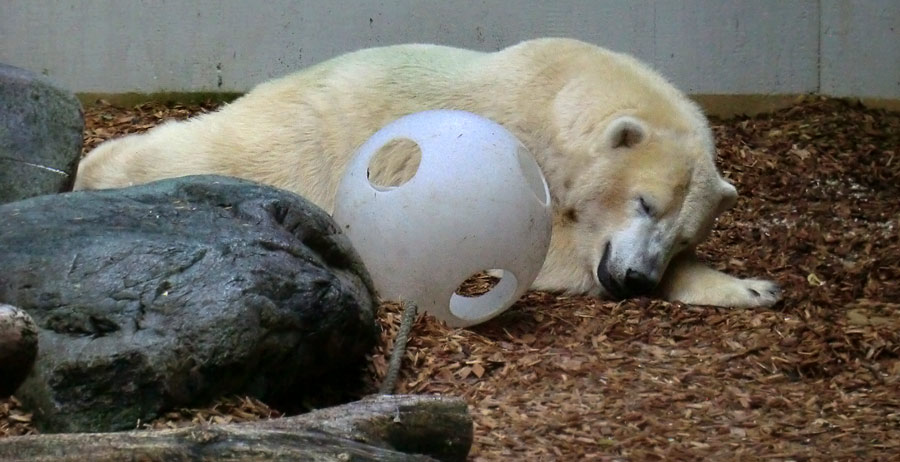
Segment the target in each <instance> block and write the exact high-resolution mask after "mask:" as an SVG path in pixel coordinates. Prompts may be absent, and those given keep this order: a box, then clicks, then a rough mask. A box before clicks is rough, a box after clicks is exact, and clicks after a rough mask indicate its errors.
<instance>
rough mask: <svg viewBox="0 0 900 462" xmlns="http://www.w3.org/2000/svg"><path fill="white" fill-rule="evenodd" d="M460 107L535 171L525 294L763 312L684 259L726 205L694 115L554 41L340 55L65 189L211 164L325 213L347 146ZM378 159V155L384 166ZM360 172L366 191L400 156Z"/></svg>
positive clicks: (754, 290)
mask: <svg viewBox="0 0 900 462" xmlns="http://www.w3.org/2000/svg"><path fill="white" fill-rule="evenodd" d="M441 108H446V109H460V110H467V111H471V112H475V113H478V114H481V115H483V116H486V117H488V118H491V119H493V120H495V121H497V122H499V123H501V124H502V125H504V126H505V127H506V128H508V129H509V130H510V131H512V132H513V133H514V134H516V135H517V136H518V137H519V138H520V139H521V140H522V141H523V142H524V143H525V145H526V146H528V148H529V149H530V151H531V153H532V154H533V155H534V156H535V158H536V159H537V161H538V163H539V164H540V166H541V168H542V170H543V171H544V174H545V176H546V177H547V181H548V184H549V186H550V190H551V194H552V197H553V204H554V210H555V220H554V231H553V238H552V242H551V249H550V252H549V255H548V257H547V261H546V263H545V265H544V267H543V269H542V272H541V274H540V276H539V277H538V279H537V281H536V282H535V287H536V288H539V289H548V290H554V291H564V292H569V293H588V294H595V295H612V296H615V297H625V296H630V295H635V294H641V293H654V294H657V295H660V296H663V297H665V298H668V299H674V300H681V301H684V302H688V303H695V304H708V305H720V306H768V305H771V304H773V303H775V302H776V301H777V300H778V298H779V296H780V293H779V290H778V288H777V286H776V285H775V284H773V283H771V282H768V281H761V280H747V279H738V278H734V277H731V276H728V275H725V274H723V273H721V272H718V271H715V270H712V269H710V268H708V267H706V266H703V265H701V264H700V263H698V262H697V261H696V260H695V259H694V258H693V257H692V252H691V249H692V248H693V247H694V246H695V245H696V244H697V243H698V242H700V241H701V240H702V239H704V238H705V236H706V235H707V233H708V232H709V229H710V228H711V227H712V225H713V223H714V220H715V217H716V216H717V215H718V214H720V213H721V212H723V211H724V210H725V209H727V208H728V207H730V206H731V205H732V204H733V203H734V200H735V197H736V192H735V189H734V187H733V186H731V185H730V184H729V183H727V182H726V181H724V180H723V179H722V178H721V176H720V175H719V173H718V172H717V170H716V167H715V165H714V146H713V139H712V134H711V132H710V129H709V127H708V124H707V121H706V119H705V117H704V116H703V114H702V113H701V111H700V110H699V109H698V108H697V107H696V106H695V105H694V104H693V103H692V102H690V100H688V99H687V98H686V97H685V96H684V95H683V94H682V93H681V92H679V91H678V90H676V89H675V88H674V87H673V86H672V85H670V84H669V83H668V82H666V81H665V80H664V79H663V78H662V77H660V76H659V75H658V74H657V73H655V72H654V71H652V70H651V69H650V68H648V67H647V66H645V65H643V64H642V63H640V62H638V61H637V60H635V59H633V58H631V57H629V56H626V55H623V54H618V53H614V52H611V51H608V50H604V49H602V48H599V47H596V46H593V45H589V44H586V43H582V42H578V41H575V40H569V39H539V40H532V41H527V42H523V43H521V44H518V45H515V46H512V47H510V48H507V49H504V50H501V51H499V52H496V53H479V52H474V51H467V50H460V49H454V48H448V47H442V46H434V45H399V46H391V47H384V48H373V49H367V50H362V51H358V52H355V53H350V54H347V55H344V56H341V57H338V58H335V59H333V60H330V61H327V62H325V63H322V64H319V65H317V66H313V67H311V68H309V69H306V70H304V71H301V72H298V73H296V74H293V75H290V76H287V77H284V78H281V79H277V80H273V81H271V82H268V83H265V84H262V85H260V86H258V87H257V88H256V89H254V90H253V91H252V92H250V93H248V94H247V95H245V96H244V97H242V98H240V99H238V100H237V101H235V102H234V103H233V104H231V105H228V106H226V107H224V108H222V109H221V110H219V111H218V112H215V113H211V114H206V115H203V116H199V117H196V118H194V119H192V120H188V121H186V122H170V123H166V124H163V125H161V126H159V127H156V128H154V129H152V130H150V131H149V132H148V133H146V134H142V135H131V136H126V137H123V138H120V139H117V140H112V141H108V142H106V143H103V144H102V145H100V146H99V147H97V149H95V150H94V151H92V152H91V153H89V154H88V155H87V157H86V158H85V159H84V160H83V161H82V163H81V165H80V166H79V169H78V175H77V178H76V185H75V186H76V189H87V188H111V187H122V186H128V185H133V184H139V183H144V182H149V181H153V180H157V179H162V178H167V177H175V176H183V175H190V174H203V173H214V174H222V175H231V176H236V177H242V178H247V179H251V180H256V181H259V182H262V183H267V184H270V185H274V186H278V187H281V188H284V189H288V190H291V191H294V192H296V193H298V194H301V195H303V196H305V197H306V198H308V199H310V200H312V201H313V202H315V203H316V204H318V205H319V206H321V207H322V208H324V209H325V210H327V211H329V212H330V211H332V209H333V206H334V196H335V193H336V189H337V185H338V182H339V180H340V178H341V176H342V174H343V171H344V167H345V165H346V164H347V162H348V161H349V159H350V158H351V157H352V155H353V153H354V151H355V149H356V148H357V147H358V146H359V145H360V144H362V143H363V142H364V141H365V140H366V139H367V138H369V137H370V136H371V135H372V134H373V133H374V132H375V131H377V130H378V129H379V128H381V127H382V126H384V125H386V124H387V123H389V122H391V121H393V120H394V119H396V118H398V117H400V116H402V115H405V114H410V113H413V112H417V111H422V110H426V109H441ZM389 162H390V161H389ZM394 162H395V163H393V164H391V163H389V164H386V165H381V166H376V167H377V168H376V167H373V169H372V172H373V175H374V176H381V177H389V178H380V181H379V182H381V183H382V184H383V183H385V182H391V181H395V180H396V179H397V177H403V176H409V175H411V174H412V172H414V169H415V162H402V161H400V162H398V161H394Z"/></svg>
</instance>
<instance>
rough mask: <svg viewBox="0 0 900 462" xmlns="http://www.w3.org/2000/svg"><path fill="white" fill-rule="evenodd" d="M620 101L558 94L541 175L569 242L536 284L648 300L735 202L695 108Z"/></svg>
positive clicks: (665, 98) (677, 100)
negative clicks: (672, 265) (560, 283)
mask: <svg viewBox="0 0 900 462" xmlns="http://www.w3.org/2000/svg"><path fill="white" fill-rule="evenodd" d="M603 94H604V95H608V94H609V92H608V91H606V92H604V93H603ZM615 97H616V98H618V99H617V102H618V104H613V103H612V102H610V101H603V102H602V104H596V103H597V98H593V97H592V95H586V94H585V93H584V91H583V89H580V88H576V91H568V90H564V91H562V92H561V93H560V94H559V95H557V98H556V101H555V103H554V108H553V111H554V123H555V129H554V132H555V133H556V135H555V138H556V139H555V140H554V141H553V142H552V144H553V146H554V147H553V149H552V154H551V156H552V157H551V158H549V159H544V162H543V163H542V167H543V168H544V173H545V175H546V176H547V179H548V183H549V184H550V186H551V190H552V192H553V195H554V200H555V201H556V210H557V219H556V224H555V226H557V227H560V228H562V229H560V230H559V231H560V232H559V233H556V234H558V235H557V236H556V239H558V240H562V241H567V242H556V243H555V245H554V246H553V247H551V248H552V249H553V248H556V249H565V251H563V252H560V253H557V254H556V255H550V256H548V261H547V264H545V268H544V270H545V272H546V273H547V277H548V278H549V280H545V281H543V282H544V283H543V284H538V285H543V286H547V287H548V288H549V287H552V286H553V285H555V284H554V280H555V279H557V278H558V279H559V280H562V279H568V280H569V281H571V280H572V276H573V275H572V274H571V272H572V271H577V272H578V273H579V275H578V276H579V277H578V279H579V280H581V281H582V287H580V288H579V289H582V290H586V291H588V292H594V293H606V294H607V295H610V296H613V297H615V298H624V297H629V296H635V295H645V294H650V293H652V292H653V290H654V289H655V287H656V286H657V284H658V283H659V282H660V281H661V279H662V277H663V274H664V273H665V271H666V268H667V266H668V265H669V262H670V261H671V260H672V258H673V257H674V256H675V255H677V254H678V253H680V252H683V251H685V250H687V249H689V248H691V247H693V246H695V245H696V244H697V243H699V242H700V241H701V240H703V239H704V238H705V237H706V236H707V234H708V233H709V231H710V229H711V227H712V225H713V223H714V222H715V219H716V217H717V216H718V215H719V214H720V213H722V212H723V211H724V210H726V209H728V208H729V207H731V206H732V205H733V204H734V202H735V199H736V197H737V192H736V190H735V188H734V186H732V185H731V184H730V183H728V182H727V181H725V180H724V179H723V178H722V177H721V176H720V175H719V173H718V171H717V170H716V167H715V164H714V145H713V137H712V133H711V131H710V130H709V127H708V124H707V122H706V119H705V117H704V116H703V115H702V113H700V111H699V109H698V108H696V106H694V105H693V103H690V102H689V101H687V99H686V98H684V97H680V95H652V94H649V95H648V94H642V95H634V98H630V97H629V95H628V94H627V92H625V94H619V95H616V96H615ZM673 100H674V102H673ZM592 102H593V103H594V104H592ZM600 108H602V111H603V112H601V109H600ZM551 253H553V250H551ZM563 260H567V261H563ZM573 260H574V261H573ZM573 263H574V264H575V265H574V266H573ZM554 272H556V274H554ZM563 273H568V274H563ZM539 282H541V281H539Z"/></svg>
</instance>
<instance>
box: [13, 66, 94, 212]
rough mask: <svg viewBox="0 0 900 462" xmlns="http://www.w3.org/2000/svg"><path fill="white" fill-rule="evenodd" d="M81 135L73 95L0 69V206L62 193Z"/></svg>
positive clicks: (21, 73)
mask: <svg viewBox="0 0 900 462" xmlns="http://www.w3.org/2000/svg"><path fill="white" fill-rule="evenodd" d="M83 132H84V114H83V112H82V109H81V104H80V103H79V102H78V100H77V99H75V96H74V95H72V94H71V93H70V92H67V91H63V90H60V89H58V88H56V87H54V86H53V85H52V84H51V83H49V82H48V81H47V80H46V79H45V78H43V77H41V76H39V75H37V74H34V73H32V72H29V71H26V70H24V69H19V68H17V67H12V66H7V65H5V64H0V203H4V202H12V201H17V200H21V199H25V198H28V197H33V196H39V195H42V194H51V193H57V192H61V191H64V190H66V189H68V188H69V185H70V184H71V179H72V178H74V177H75V168H76V167H77V165H78V158H79V157H80V156H81V145H82V138H83Z"/></svg>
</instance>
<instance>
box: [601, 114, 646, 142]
mask: <svg viewBox="0 0 900 462" xmlns="http://www.w3.org/2000/svg"><path fill="white" fill-rule="evenodd" d="M603 137H604V139H605V140H606V145H607V146H609V147H610V148H612V149H619V148H632V147H634V146H636V145H638V144H639V143H640V142H641V141H644V139H645V138H647V127H646V126H645V125H644V123H643V122H641V121H640V120H638V119H636V118H634V117H631V116H622V117H619V118H618V119H615V120H613V121H612V122H610V124H609V126H608V127H606V131H605V132H604V136H603Z"/></svg>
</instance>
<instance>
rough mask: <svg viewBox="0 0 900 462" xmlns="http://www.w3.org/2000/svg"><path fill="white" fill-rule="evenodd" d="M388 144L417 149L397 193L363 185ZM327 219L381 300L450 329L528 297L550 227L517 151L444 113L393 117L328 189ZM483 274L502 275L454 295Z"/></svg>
mask: <svg viewBox="0 0 900 462" xmlns="http://www.w3.org/2000/svg"><path fill="white" fill-rule="evenodd" d="M398 139H406V140H411V141H413V142H415V143H416V144H418V146H419V149H420V150H421V160H420V162H419V167H418V170H417V171H416V172H415V175H414V176H412V178H411V179H409V181H407V182H405V183H403V184H401V185H399V186H397V187H390V188H384V187H379V186H376V185H373V184H372V183H370V182H369V180H368V175H367V172H368V167H369V165H370V162H371V160H372V158H373V156H375V154H376V153H378V151H379V150H380V149H381V148H382V147H384V146H385V145H386V144H388V143H389V142H391V141H392V140H398ZM334 219H335V221H336V222H337V223H338V225H340V227H341V228H342V230H343V231H344V233H345V234H347V235H348V237H349V239H350V241H351V242H352V243H353V245H354V247H355V248H356V250H357V252H358V253H359V254H360V256H361V258H362V261H363V263H365V265H366V267H367V268H368V270H369V272H370V273H371V276H372V280H373V282H374V284H375V288H376V290H377V291H378V293H379V295H380V296H381V297H382V298H383V299H386V300H399V299H403V300H410V301H413V302H415V303H416V304H417V305H418V307H419V309H422V310H425V311H427V312H429V313H431V314H432V315H434V316H435V317H436V318H438V319H440V320H443V321H445V322H446V323H447V324H448V325H450V326H454V327H464V326H470V325H473V324H478V323H481V322H484V321H487V320H488V319H491V318H493V317H494V316H497V315H498V314H500V313H501V312H503V311H504V310H506V309H507V308H509V307H510V306H511V305H512V304H513V303H514V302H515V301H516V300H518V299H519V297H521V296H522V295H523V294H524V293H525V292H526V291H527V290H528V288H529V287H530V286H531V284H532V283H533V282H534V280H535V278H536V277H537V275H538V272H539V271H540V269H541V266H542V265H543V262H544V259H545V258H546V256H547V250H548V248H549V245H550V230H551V226H552V215H551V208H550V193H549V190H548V188H547V182H546V181H545V179H544V176H543V174H542V173H541V170H540V167H538V164H537V162H535V160H534V158H533V157H532V156H531V154H529V153H528V151H527V149H526V148H525V146H523V145H522V143H521V142H520V141H519V140H518V139H517V138H516V137H515V136H514V135H512V134H511V133H510V132H509V131H507V130H506V129H505V128H503V127H502V126H500V125H499V124H497V123H495V122H493V121H491V120H489V119H486V118H484V117H481V116H478V115H475V114H472V113H469V112H463V111H450V110H435V111H425V112H419V113H416V114H412V115H408V116H405V117H402V118H400V119H398V120H396V121H394V122H393V123H391V124H389V125H387V126H385V127H384V128H383V129H381V130H380V131H378V132H377V133H375V135H373V136H372V137H371V138H370V139H369V140H368V141H367V142H366V143H365V144H363V145H362V147H360V149H359V150H358V152H357V153H356V156H355V157H354V158H353V160H352V161H351V162H350V164H349V166H348V168H347V171H346V173H345V176H344V178H343V179H342V181H341V183H340V186H339V187H338V192H337V197H336V203H335V211H334ZM485 270H502V272H501V276H500V281H499V282H498V283H497V285H496V286H494V287H493V288H492V289H491V290H490V291H488V292H487V293H485V294H483V295H481V296H478V297H465V296H461V295H459V294H457V293H456V290H457V288H458V287H459V285H460V284H462V283H463V282H464V281H465V280H466V279H468V278H469V277H471V276H473V275H474V274H477V273H480V272H482V271H485Z"/></svg>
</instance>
